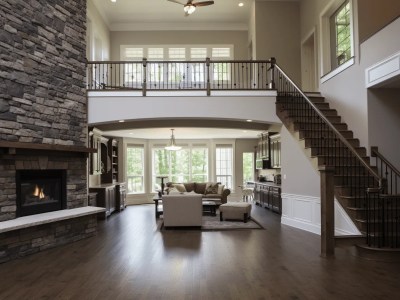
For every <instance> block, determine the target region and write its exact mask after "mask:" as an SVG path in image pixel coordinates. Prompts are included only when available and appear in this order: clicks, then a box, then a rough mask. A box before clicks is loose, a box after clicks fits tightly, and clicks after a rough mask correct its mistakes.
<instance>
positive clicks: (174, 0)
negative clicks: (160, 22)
mask: <svg viewBox="0 0 400 300" xmlns="http://www.w3.org/2000/svg"><path fill="white" fill-rule="evenodd" d="M168 1H169V2H174V3H178V4H180V5H186V3H182V2H180V1H178V0H168Z"/></svg>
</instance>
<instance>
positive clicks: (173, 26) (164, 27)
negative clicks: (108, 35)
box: [110, 22, 248, 31]
mask: <svg viewBox="0 0 400 300" xmlns="http://www.w3.org/2000/svg"><path fill="white" fill-rule="evenodd" d="M188 30H229V31H247V30H248V24H247V23H216V22H215V23H212V22H210V23H203V22H199V23H186V22H181V23H158V22H151V23H150V22H147V23H146V22H140V23H112V24H110V31H188Z"/></svg>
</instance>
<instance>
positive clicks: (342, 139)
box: [271, 64, 382, 186]
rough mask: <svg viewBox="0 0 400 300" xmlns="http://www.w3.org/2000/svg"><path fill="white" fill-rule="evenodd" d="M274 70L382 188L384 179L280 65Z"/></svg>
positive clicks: (273, 66) (276, 65) (274, 66)
mask: <svg viewBox="0 0 400 300" xmlns="http://www.w3.org/2000/svg"><path fill="white" fill-rule="evenodd" d="M271 67H272V68H277V69H278V70H279V72H280V73H281V74H282V75H283V76H285V78H286V80H288V81H289V82H290V83H291V84H292V86H293V87H294V88H295V89H296V90H297V91H298V92H299V93H300V95H301V96H302V97H303V98H304V99H305V100H306V101H307V102H308V104H309V105H310V106H311V107H312V108H313V109H314V111H315V112H316V113H317V114H318V116H319V117H320V118H321V119H322V120H323V121H324V123H325V124H326V125H328V127H329V128H330V129H331V130H332V131H333V132H334V133H335V134H336V136H337V137H338V138H339V139H340V141H341V142H342V143H343V144H344V145H345V146H346V147H347V148H348V149H349V150H350V151H351V152H352V153H353V155H354V156H355V157H356V158H357V159H358V160H359V161H360V162H361V163H362V164H363V165H364V167H365V168H367V170H368V171H369V172H370V173H371V174H372V175H373V176H374V177H375V179H376V180H377V181H378V182H379V186H382V178H381V177H380V176H379V175H378V173H377V172H376V171H375V170H373V169H372V168H371V166H370V165H369V164H367V163H366V162H365V161H364V159H363V158H362V157H361V155H360V154H358V152H357V151H356V149H354V147H353V146H352V145H351V144H350V143H349V142H348V141H347V139H346V138H345V137H344V136H343V135H342V134H341V133H340V132H339V131H338V130H337V129H336V128H335V126H333V124H332V123H331V122H330V121H329V120H328V119H327V118H326V117H325V115H324V114H323V113H322V112H321V111H320V110H319V109H318V107H317V106H316V105H314V103H313V102H312V101H311V100H310V98H308V97H307V95H306V94H304V93H303V91H302V90H301V89H300V88H299V87H298V86H297V85H296V84H295V83H294V82H293V81H292V80H291V79H290V77H289V76H288V75H287V74H286V73H285V72H284V71H283V70H282V69H281V68H280V67H279V66H278V64H273V65H272V66H271Z"/></svg>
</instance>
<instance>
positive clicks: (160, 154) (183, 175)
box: [152, 145, 208, 191]
mask: <svg viewBox="0 0 400 300" xmlns="http://www.w3.org/2000/svg"><path fill="white" fill-rule="evenodd" d="M152 153H153V191H156V190H158V189H160V188H161V184H160V182H161V181H160V179H159V178H157V177H160V176H167V177H168V180H167V181H172V182H190V181H200V182H206V181H207V180H208V148H206V147H205V146H196V145H194V146H193V147H185V148H183V149H181V150H179V151H168V150H165V149H164V148H163V146H162V147H161V146H157V145H156V146H155V147H154V148H153V151H152ZM167 181H164V182H167Z"/></svg>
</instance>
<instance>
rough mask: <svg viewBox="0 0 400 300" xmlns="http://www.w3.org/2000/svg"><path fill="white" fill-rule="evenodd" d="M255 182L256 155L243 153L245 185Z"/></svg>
mask: <svg viewBox="0 0 400 300" xmlns="http://www.w3.org/2000/svg"><path fill="white" fill-rule="evenodd" d="M253 180H254V153H252V152H246V153H243V184H246V182H248V181H253Z"/></svg>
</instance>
